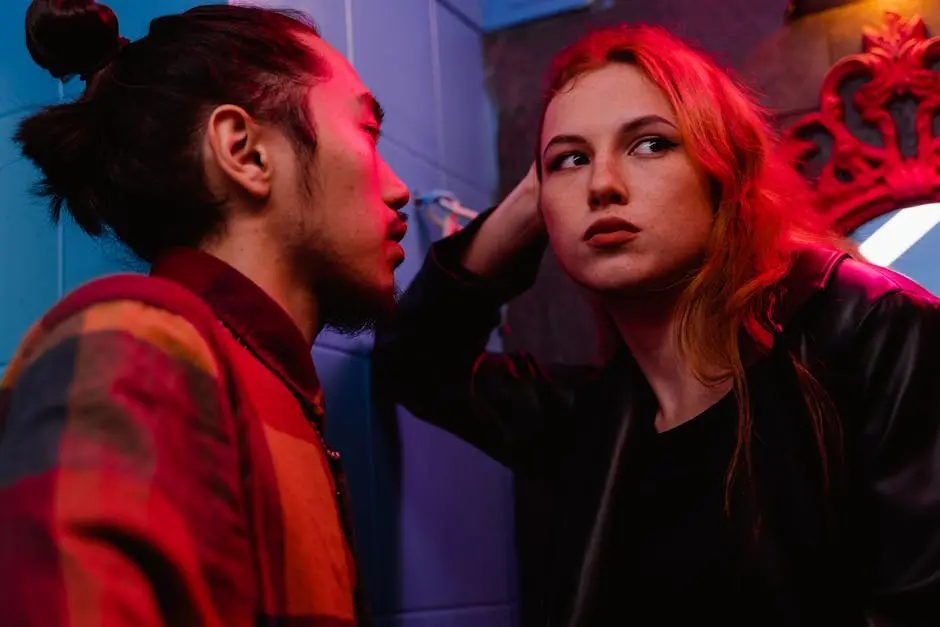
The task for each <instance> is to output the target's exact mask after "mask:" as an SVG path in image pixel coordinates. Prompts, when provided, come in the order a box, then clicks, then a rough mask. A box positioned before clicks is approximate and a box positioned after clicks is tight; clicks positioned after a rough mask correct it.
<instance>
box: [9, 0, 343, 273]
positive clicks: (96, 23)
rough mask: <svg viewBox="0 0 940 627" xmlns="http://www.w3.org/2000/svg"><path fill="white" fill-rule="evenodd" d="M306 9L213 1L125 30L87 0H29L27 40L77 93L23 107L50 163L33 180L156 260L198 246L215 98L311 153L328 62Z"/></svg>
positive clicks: (88, 224) (33, 152) (35, 153)
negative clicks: (133, 32) (318, 93)
mask: <svg viewBox="0 0 940 627" xmlns="http://www.w3.org/2000/svg"><path fill="white" fill-rule="evenodd" d="M304 35H310V36H319V35H318V33H317V30H316V27H315V26H314V25H313V23H312V22H311V21H310V20H309V19H308V18H306V17H305V16H304V15H303V14H300V13H289V12H282V11H273V10H270V9H264V8H256V7H246V6H233V5H226V4H219V5H207V6H200V7H195V8H193V9H190V10H189V11H186V12H185V13H181V14H177V15H167V16H164V17H159V18H157V19H155V20H153V21H152V22H151V23H150V29H149V32H148V33H147V35H146V36H145V37H143V38H142V39H140V40H137V41H134V42H131V43H128V42H127V40H124V39H122V38H121V37H120V34H119V32H118V20H117V18H116V17H115V15H114V13H113V12H112V11H111V9H109V8H108V7H106V6H104V5H100V4H97V3H95V2H94V1H93V0H33V2H32V3H31V4H30V6H29V9H28V10H27V12H26V42H27V47H28V49H29V52H30V54H31V55H32V58H33V60H34V61H35V62H36V63H37V64H38V65H40V66H41V67H43V68H45V69H46V70H48V71H49V72H50V73H51V74H52V75H53V76H54V77H56V78H59V79H63V78H65V79H67V78H70V77H72V76H76V75H77V76H80V77H81V78H82V80H84V81H86V89H85V92H84V93H83V94H82V96H81V97H79V98H78V99H77V100H76V101H74V102H70V103H65V104H57V105H53V106H50V107H46V108H45V109H43V110H42V111H40V112H39V113H37V114H35V115H33V116H30V117H28V118H26V119H25V120H24V121H23V122H22V123H21V124H20V126H19V129H18V131H17V133H16V136H15V140H16V141H17V142H18V143H19V145H20V147H21V149H22V151H23V153H24V154H25V155H26V156H27V157H28V158H29V159H30V160H32V161H33V163H35V164H36V166H37V167H38V168H39V170H40V171H41V173H42V180H41V182H40V184H39V193H40V194H42V195H43V196H46V197H48V198H49V199H50V206H51V212H52V217H53V219H54V220H58V219H59V216H60V214H61V209H62V206H63V205H64V206H65V207H66V208H67V209H68V211H69V212H70V213H71V214H72V216H73V217H74V218H75V221H76V222H77V223H78V224H79V225H80V226H81V227H82V229H84V230H85V231H86V232H88V233H90V234H92V235H98V234H101V233H102V232H105V231H111V232H113V233H114V235H116V236H117V238H118V239H120V240H121V241H122V242H123V243H124V244H125V245H127V246H128V247H129V248H130V249H131V250H132V251H133V252H134V253H135V254H137V255H138V256H140V257H141V258H143V259H144V260H146V261H152V260H153V259H154V258H155V257H157V256H159V255H160V254H161V253H163V252H164V251H166V250H168V249H170V248H174V247H177V246H195V245H198V244H199V243H200V242H202V241H203V240H204V239H205V238H206V237H208V236H210V235H211V234H213V233H214V232H215V231H216V230H217V229H218V228H219V227H220V225H221V224H222V203H223V201H224V199H220V198H216V197H215V196H214V195H213V194H212V193H211V192H210V190H209V188H208V186H207V184H206V180H205V173H204V169H203V164H202V160H201V157H200V152H199V147H200V145H201V139H202V137H203V132H204V129H203V127H204V124H205V122H206V120H207V119H208V115H209V114H210V113H211V111H212V110H213V109H214V108H215V107H217V106H219V105H223V104H233V105H237V106H240V107H242V108H243V109H245V111H247V112H248V113H249V114H250V115H252V116H253V117H255V118H256V119H258V120H259V121H262V122H268V123H276V124H278V125H280V126H281V127H282V128H283V129H284V130H285V132H287V134H288V135H289V137H290V138H291V140H292V142H293V144H294V146H295V148H296V149H297V150H298V151H299V152H302V153H304V155H305V156H307V157H309V156H311V155H312V154H313V151H314V149H315V146H316V139H315V135H314V132H313V124H312V120H310V119H309V117H308V114H307V107H306V106H305V104H304V103H305V95H306V93H307V90H308V89H309V87H310V86H311V85H312V84H313V82H314V81H316V80H318V79H321V78H323V77H324V76H325V75H326V74H327V73H328V71H329V68H328V67H327V65H326V63H325V62H324V61H323V60H322V59H320V58H319V57H318V56H317V55H315V53H314V52H313V51H312V50H311V49H310V47H309V46H308V45H307V44H305V43H304V41H303V39H302V37H303V36H304Z"/></svg>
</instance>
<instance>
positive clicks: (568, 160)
mask: <svg viewBox="0 0 940 627" xmlns="http://www.w3.org/2000/svg"><path fill="white" fill-rule="evenodd" d="M587 163H588V159H587V157H586V156H584V155H583V154H581V153H579V152H568V153H565V154H562V155H558V156H557V157H555V158H554V159H552V161H551V163H550V164H549V166H548V169H549V171H551V172H554V171H556V170H567V169H570V168H575V167H577V166H581V165H587Z"/></svg>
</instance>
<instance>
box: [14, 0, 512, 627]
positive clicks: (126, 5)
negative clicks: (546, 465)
mask: <svg viewBox="0 0 940 627" xmlns="http://www.w3.org/2000/svg"><path fill="white" fill-rule="evenodd" d="M260 3H264V4H268V5H269V6H275V7H290V8H295V9H301V10H304V11H306V12H308V13H309V14H310V15H312V16H313V17H314V19H315V20H316V21H317V23H318V24H319V26H320V28H321V30H322V32H323V36H324V38H325V39H326V40H327V41H329V42H330V43H331V44H333V45H334V46H335V47H336V48H337V49H339V50H340V51H341V52H343V53H344V54H346V55H347V57H349V58H350V59H351V60H352V62H353V64H354V65H355V67H356V68H357V69H358V71H359V72H360V74H361V76H362V78H363V80H364V82H365V83H366V84H367V85H368V86H369V87H370V88H371V89H372V90H373V91H374V92H375V93H376V95H377V96H378V98H379V99H380V100H381V101H382V103H383V105H384V106H385V108H386V110H387V112H388V124H387V127H386V136H385V137H384V138H383V140H382V152H383V154H384V155H385V157H386V158H387V159H388V161H389V162H390V163H391V165H392V167H393V168H395V170H396V171H397V172H398V174H399V176H400V177H401V178H402V179H403V180H404V181H405V182H406V183H408V185H409V186H410V187H411V188H412V189H413V190H417V191H421V190H427V189H432V188H434V189H439V188H445V189H450V190H452V191H454V192H456V193H457V195H458V197H459V198H460V200H461V201H462V202H463V203H464V204H465V205H467V206H469V207H472V208H478V209H482V208H485V207H486V206H488V205H489V204H490V203H491V202H492V200H493V197H492V194H493V191H494V189H495V187H496V165H495V143H494V134H493V128H492V124H491V121H490V113H489V112H490V109H491V107H490V106H489V103H488V101H487V96H486V91H485V88H484V66H483V58H482V51H481V37H480V28H479V24H480V20H481V15H482V12H481V7H480V4H479V2H478V0H262V1H261V2H260ZM107 4H109V5H110V6H111V7H112V8H113V9H114V10H115V12H116V13H117V15H118V17H119V19H120V21H121V29H122V31H123V32H124V33H125V34H126V35H127V36H128V37H130V38H132V39H133V38H136V37H139V36H141V35H142V34H144V33H145V32H146V29H147V26H148V24H149V20H150V19H151V18H153V17H154V16H156V15H160V14H164V13H168V12H173V11H180V10H184V9H186V8H188V7H189V6H192V5H194V4H198V2H193V1H192V0H153V1H151V2H140V1H139V0H110V2H107ZM25 5H26V3H25V2H7V3H3V5H2V8H0V17H2V18H3V19H2V20H0V53H2V57H3V59H4V61H3V64H2V65H0V136H2V141H0V287H2V294H3V297H4V298H3V306H2V307H0V367H2V365H3V364H4V363H5V362H6V361H7V360H8V359H9V357H10V355H11V354H12V351H13V350H14V348H15V346H16V344H17V342H18V341H19V338H20V337H21V335H22V333H23V332H24V331H25V329H26V328H27V326H28V325H29V324H30V323H31V322H32V321H33V320H35V319H36V318H37V317H38V316H40V315H41V314H42V313H43V311H44V310H45V309H46V308H48V307H49V306H50V305H51V304H52V303H53V302H54V301H55V300H56V299H57V298H58V297H59V296H61V295H62V294H63V293H64V292H67V291H69V290H70V289H72V288H73V287H75V286H76V285H78V284H80V283H82V282H84V281H86V280H88V279H89V278H92V277H94V276H97V275H100V274H104V273H110V272H115V271H122V270H128V269H130V270H135V269H140V266H139V265H138V264H136V263H135V262H134V261H133V260H132V259H131V258H130V257H129V256H128V255H127V254H126V253H125V252H123V250H122V249H121V248H120V247H118V246H116V245H113V244H108V243H102V242H95V241H92V240H90V239H89V238H88V237H87V236H85V235H84V234H83V233H81V232H80V231H79V230H78V229H77V228H76V227H75V226H74V225H72V224H70V223H69V222H68V221H67V220H66V221H64V222H63V224H62V225H61V226H59V227H53V226H51V224H50V222H49V218H48V215H47V211H46V208H45V206H44V205H43V203H42V202H40V201H37V200H36V199H34V198H32V197H31V196H30V195H29V186H30V183H32V182H33V181H35V180H36V173H35V171H34V170H33V169H32V167H31V166H30V165H29V164H28V163H26V162H25V161H24V160H23V159H22V158H21V157H20V156H19V154H18V152H17V151H16V149H15V147H14V146H13V144H12V143H11V142H10V140H9V137H10V135H11V134H12V132H13V130H14V128H15V125H16V123H17V121H18V120H19V119H20V118H21V117H22V116H23V115H24V114H25V113H28V112H30V111H33V110H35V109H36V107H38V106H41V105H44V104H50V103H54V102H56V101H58V100H59V99H60V98H69V97H72V96H74V95H75V94H76V93H77V90H78V89H79V88H80V87H81V85H80V84H79V83H76V84H70V85H66V86H65V88H64V89H60V86H59V84H58V83H57V82H56V81H54V80H52V79H51V78H49V77H48V75H46V74H45V73H43V72H42V71H41V70H40V69H38V68H37V67H35V66H34V65H33V64H32V62H31V60H30V59H29V57H28V55H27V53H26V49H25V47H24V44H23V33H22V24H23V11H24V7H25ZM438 236H439V233H438V232H435V230H434V228H433V225H427V224H423V223H422V222H421V220H417V219H416V220H414V221H413V222H412V224H411V229H410V231H409V234H408V236H407V238H406V241H405V247H406V249H407V252H408V255H409V257H408V260H407V261H406V262H405V263H404V264H403V265H402V266H401V268H400V271H399V279H400V282H401V283H402V285H405V284H407V282H408V281H409V280H410V278H411V277H412V276H413V275H414V273H415V272H416V271H417V268H418V267H419V265H420V262H421V259H422V257H423V255H424V252H425V251H426V249H427V246H428V244H429V242H430V241H432V240H433V239H436V238H437V237H438ZM370 346H371V339H370V338H369V337H367V336H366V337H361V338H357V339H349V338H345V337H340V336H336V335H332V334H325V335H324V336H323V337H322V338H321V339H320V341H319V342H318V344H317V346H316V347H315V348H314V351H313V354H314V359H315V361H316V363H317V366H318V369H319V371H320V374H321V378H322V380H323V385H324V388H325V392H326V400H327V411H328V415H329V420H330V426H329V429H328V432H329V433H328V436H329V438H330V439H331V440H332V441H333V443H334V444H335V445H336V446H337V447H338V448H339V449H340V450H341V451H342V452H343V454H344V458H345V462H346V465H347V470H348V472H349V476H350V487H351V490H352V492H353V496H354V499H355V510H356V519H357V527H358V544H359V548H360V553H361V554H362V557H363V568H364V576H365V577H366V580H367V582H368V585H369V588H370V591H371V594H372V597H373V606H374V610H375V612H376V614H377V615H378V616H379V620H378V624H379V625H385V626H389V627H391V626H392V625H395V626H396V627H398V626H401V627H431V626H438V625H440V626H445V627H484V626H485V627H510V626H511V625H512V624H514V620H515V618H514V617H515V610H514V599H515V588H514V585H513V580H514V575H513V573H514V568H515V567H514V563H513V558H512V546H511V545H512V540H511V536H512V504H511V503H512V501H511V481H510V477H509V475H508V473H507V472H506V471H505V470H504V469H502V468H500V467H499V466H497V465H495V464H494V463H492V462H490V461H489V460H487V459H485V458H484V457H483V456H482V455H480V454H479V453H478V452H476V451H475V450H472V449H470V448H469V447H467V446H465V445H463V444H461V443H459V442H457V441H455V439H454V438H452V437H450V436H448V435H446V434H444V433H441V432H440V431H438V430H436V429H434V428H432V427H429V426H427V425H424V424H422V423H419V422H418V421H417V420H415V419H414V418H412V417H410V416H408V415H406V414H404V413H399V414H398V415H397V416H393V417H391V418H390V419H389V420H386V421H385V422H382V421H378V420H377V419H376V417H375V416H374V415H373V414H374V408H373V404H372V400H371V394H370V387H371V384H370V379H369V364H368V351H369V348H370Z"/></svg>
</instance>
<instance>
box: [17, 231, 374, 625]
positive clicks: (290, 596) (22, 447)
mask: <svg viewBox="0 0 940 627" xmlns="http://www.w3.org/2000/svg"><path fill="white" fill-rule="evenodd" d="M152 275H154V276H151V277H144V276H132V275H122V276H116V277H109V278H105V279H101V280H98V281H94V282H92V283H90V284H89V285H86V286H84V287H82V288H80V289H79V290H77V291H76V292H75V293H73V294H72V295H70V296H68V297H66V298H65V299H64V300H63V301H62V302H60V303H59V304H58V305H57V306H56V307H54V308H53V309H52V310H51V311H50V312H49V313H48V314H47V315H46V316H45V317H44V318H43V319H42V320H41V321H40V322H38V323H37V324H36V325H35V326H34V327H33V328H32V329H31V330H30V331H29V333H28V334H27V336H26V337H25V339H24V340H23V342H22V344H21V346H20V348H19V350H18V351H17V354H16V355H15V357H14V359H13V361H12V362H11V363H10V365H9V367H8V369H7V371H6V373H5V376H4V378H3V380H2V383H0V579H2V580H0V623H2V624H3V625H5V626H8V627H12V626H21V625H22V626H24V627H26V626H29V627H33V626H36V627H40V626H41V627H53V626H59V625H68V626H75V627H78V626H84V625H95V626H100V627H116V626H119V625H120V626H124V625H127V626H134V627H144V626H151V625H153V626H157V625H169V626H173V627H182V626H189V625H192V626H197V625H198V626H203V625H207V626H208V625H212V626H216V625H218V626H222V625H224V626H226V627H229V626H233V627H237V626H241V625H244V626H248V625H272V626H273V625H278V626H285V627H287V626H304V627H346V626H350V625H355V624H357V623H358V624H364V623H365V622H366V620H367V618H366V616H365V612H364V609H363V604H362V602H361V599H360V594H359V591H360V586H359V585H358V581H357V574H356V568H355V559H354V557H353V551H352V544H351V534H350V526H349V520H348V517H347V516H346V514H345V507H343V506H342V503H341V502H342V500H343V498H344V496H345V491H344V488H343V484H342V472H341V470H340V469H338V468H337V467H334V466H333V464H334V462H336V461H337V460H335V459H331V457H330V455H329V451H325V450H324V448H323V446H322V445H321V440H320V439H319V438H318V433H317V430H316V429H315V428H314V426H313V425H318V426H319V427H320V429H322V419H323V416H322V399H321V390H320V385H319V382H318V379H317V375H316V372H315V370H314V367H313V363H312V360H311V357H310V351H309V346H308V345H307V344H306V342H305V341H304V339H303V336H302V334H301V333H300V331H299V329H298V328H297V327H296V326H295V325H294V324H293V322H292V321H291V319H290V318H289V317H288V315H287V314H286V312H284V310H283V309H281V308H280V307H279V306H278V305H277V304H276V303H275V302H274V301H273V300H272V299H271V298H270V297H268V296H267V295H266V294H265V293H264V292H263V291H262V290H261V289H260V288H258V287H257V286H256V285H255V284H254V283H252V282H251V281H250V280H248V279H247V278H246V277H244V276H243V275H241V274H240V273H238V272H237V271H236V270H234V269H233V268H231V267H230V266H228V265H226V264H224V263H222V262H221V261H219V260H217V259H215V258H213V257H211V256H209V255H206V254H204V253H201V252H198V251H195V250H180V251H175V252H174V253H172V254H170V255H167V256H166V257H165V258H164V259H162V260H160V261H159V262H158V263H157V264H155V266H154V268H153V271H152ZM311 423H313V424H311ZM331 471H332V472H331ZM338 495H339V496H340V498H337V496H338ZM338 503H339V506H338Z"/></svg>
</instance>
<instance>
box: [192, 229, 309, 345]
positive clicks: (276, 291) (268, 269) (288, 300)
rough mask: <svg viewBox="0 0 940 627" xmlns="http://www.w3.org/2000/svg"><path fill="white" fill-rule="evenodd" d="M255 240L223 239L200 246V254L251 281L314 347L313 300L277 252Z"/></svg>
mask: <svg viewBox="0 0 940 627" xmlns="http://www.w3.org/2000/svg"><path fill="white" fill-rule="evenodd" d="M255 242H257V238H254V239H249V238H231V237H229V238H225V239H224V240H222V241H217V242H211V243H208V244H206V245H205V246H203V250H204V251H205V252H206V253H208V254H210V255H213V256H214V257H216V258H218V259H220V260H222V261H224V262H225V263H227V264H228V265H230V266H232V267H233V268H235V269H236V270H238V271H239V272H241V273H242V274H243V275H245V276H246V277H248V278H249V279H251V281H252V282H254V283H255V284H256V285H257V286H258V287H260V288H261V289H262V290H264V292H265V293H266V294H267V295H268V296H270V297H271V299H272V300H274V302H276V303H277V304H278V305H280V306H281V308H282V309H284V311H286V312H287V314H288V315H289V316H290V318H291V319H292V320H293V321H294V324H296V325H297V327H298V328H299V329H300V332H301V333H302V334H303V336H304V339H305V340H307V343H308V344H309V345H311V346H313V342H314V340H316V337H317V333H318V332H319V330H320V320H319V307H318V305H317V301H316V298H315V297H314V296H313V294H312V293H311V292H310V290H308V289H305V288H304V287H303V286H300V285H298V284H297V278H296V277H295V276H293V273H292V272H291V271H290V270H289V268H290V265H289V264H288V263H287V262H286V261H285V260H284V259H283V257H282V256H281V254H280V252H279V251H272V250H271V249H270V248H269V247H265V246H261V245H258V244H257V243H255Z"/></svg>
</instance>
